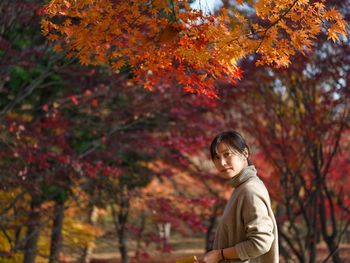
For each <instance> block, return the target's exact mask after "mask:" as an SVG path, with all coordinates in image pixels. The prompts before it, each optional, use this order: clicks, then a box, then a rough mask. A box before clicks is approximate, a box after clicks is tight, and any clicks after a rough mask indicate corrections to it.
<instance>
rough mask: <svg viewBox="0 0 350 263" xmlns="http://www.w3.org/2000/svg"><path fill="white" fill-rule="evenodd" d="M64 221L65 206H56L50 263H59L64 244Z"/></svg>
mask: <svg viewBox="0 0 350 263" xmlns="http://www.w3.org/2000/svg"><path fill="white" fill-rule="evenodd" d="M63 219H64V204H63V203H57V202H56V204H55V209H54V215H53V224H52V232H51V245H50V258H49V263H59V253H60V250H61V244H62V227H63Z"/></svg>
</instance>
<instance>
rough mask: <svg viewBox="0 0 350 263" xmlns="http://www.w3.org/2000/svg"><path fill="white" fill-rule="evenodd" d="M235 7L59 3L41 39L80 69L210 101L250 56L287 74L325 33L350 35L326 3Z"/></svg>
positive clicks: (262, 2) (47, 9)
mask: <svg viewBox="0 0 350 263" xmlns="http://www.w3.org/2000/svg"><path fill="white" fill-rule="evenodd" d="M237 2H238V3H239V4H241V6H238V7H237V8H235V9H233V10H232V12H231V11H230V9H227V8H225V7H224V8H223V9H222V10H220V12H219V13H218V14H217V15H212V14H204V13H203V12H202V11H201V10H194V9H192V8H191V6H190V5H189V3H188V2H187V1H181V0H172V1H156V0H154V1H146V0H134V1H99V0H96V1H73V0H71V1H69V0H59V1H58V0H55V1H50V2H49V3H48V4H46V5H45V6H44V7H43V8H42V11H41V14H42V15H43V16H44V18H43V21H42V31H43V33H44V34H45V35H46V36H47V38H48V39H50V40H52V41H55V43H56V46H55V48H56V50H57V51H62V50H66V51H67V52H68V56H69V57H77V58H78V59H79V61H80V62H81V63H82V64H91V65H107V66H109V67H110V68H111V69H112V70H114V71H120V70H123V69H124V68H125V67H131V69H132V74H133V77H134V80H135V81H137V82H138V83H141V84H142V85H143V86H144V87H145V88H147V89H150V90H154V89H157V88H158V87H159V86H163V87H166V86H167V87H169V86H172V85H174V84H179V85H180V86H181V87H183V89H184V90H185V91H188V92H193V93H200V94H205V95H206V96H209V97H216V96H217V94H216V89H215V86H214V84H215V80H225V81H229V82H233V83H234V82H235V80H236V79H237V78H240V76H241V74H240V70H239V68H238V66H237V62H238V61H239V60H240V59H241V58H244V57H246V56H247V55H249V54H251V53H257V54H259V55H260V59H259V60H258V61H257V63H258V64H267V65H274V66H277V67H284V66H288V65H289V63H290V57H291V56H293V55H294V54H295V53H296V52H307V50H310V49H311V48H312V45H313V41H314V40H315V39H316V38H317V35H318V34H319V33H320V32H321V31H322V30H324V29H325V30H327V34H328V38H329V39H332V40H333V41H335V40H337V39H338V37H339V35H343V36H345V34H346V22H345V21H344V20H343V19H342V16H341V14H340V13H339V11H338V10H337V9H335V8H329V7H327V6H326V4H325V2H324V1H323V0H319V1H312V2H310V1H308V0H288V1H287V0H278V1H272V0H259V1H237ZM243 4H244V5H243ZM242 10H251V11H250V12H255V18H256V19H255V20H250V19H247V17H249V14H248V16H247V17H246V16H245V13H246V12H240V11H242ZM233 12H234V13H233ZM232 13H233V15H232ZM248 13H249V12H248ZM172 72H176V74H172Z"/></svg>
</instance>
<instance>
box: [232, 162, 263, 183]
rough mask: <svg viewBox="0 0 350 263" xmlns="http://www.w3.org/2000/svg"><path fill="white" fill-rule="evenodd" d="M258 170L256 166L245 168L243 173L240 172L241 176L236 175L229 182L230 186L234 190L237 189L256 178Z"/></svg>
mask: <svg viewBox="0 0 350 263" xmlns="http://www.w3.org/2000/svg"><path fill="white" fill-rule="evenodd" d="M256 176H257V175H256V169H255V166H254V165H248V166H247V167H245V168H243V169H242V171H240V172H239V174H237V175H235V176H234V177H232V178H231V179H230V180H229V184H230V185H231V186H232V187H233V188H237V187H238V186H240V185H241V184H243V183H244V182H246V181H247V180H249V179H250V178H252V177H256Z"/></svg>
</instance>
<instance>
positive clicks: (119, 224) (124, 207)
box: [112, 195, 129, 263]
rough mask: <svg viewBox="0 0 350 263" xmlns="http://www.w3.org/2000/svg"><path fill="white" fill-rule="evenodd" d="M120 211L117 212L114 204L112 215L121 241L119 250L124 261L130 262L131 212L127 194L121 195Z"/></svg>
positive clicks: (124, 262) (123, 262)
mask: <svg viewBox="0 0 350 263" xmlns="http://www.w3.org/2000/svg"><path fill="white" fill-rule="evenodd" d="M118 205H119V206H120V211H119V213H118V214H117V213H116V211H115V208H114V206H113V205H112V215H113V219H114V220H113V221H114V226H115V229H116V232H117V235H118V241H119V252H120V256H121V262H122V263H128V248H127V244H126V223H127V221H128V214H129V199H128V197H126V196H123V195H122V196H121V198H120V203H119V204H118Z"/></svg>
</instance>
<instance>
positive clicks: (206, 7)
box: [191, 0, 221, 13]
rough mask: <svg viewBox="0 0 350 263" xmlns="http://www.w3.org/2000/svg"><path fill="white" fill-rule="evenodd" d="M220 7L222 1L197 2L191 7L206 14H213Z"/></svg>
mask: <svg viewBox="0 0 350 263" xmlns="http://www.w3.org/2000/svg"><path fill="white" fill-rule="evenodd" d="M220 5H221V0H195V1H194V3H193V4H192V5H191V6H192V7H193V8H196V9H202V11H203V12H204V13H209V12H211V13H213V11H214V9H215V7H219V6H220Z"/></svg>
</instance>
